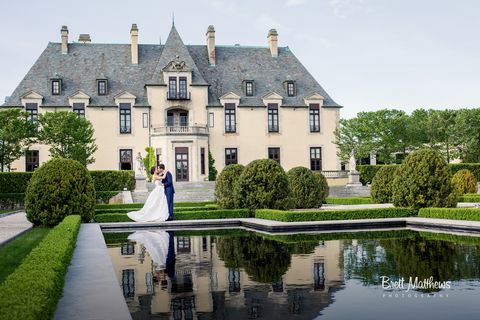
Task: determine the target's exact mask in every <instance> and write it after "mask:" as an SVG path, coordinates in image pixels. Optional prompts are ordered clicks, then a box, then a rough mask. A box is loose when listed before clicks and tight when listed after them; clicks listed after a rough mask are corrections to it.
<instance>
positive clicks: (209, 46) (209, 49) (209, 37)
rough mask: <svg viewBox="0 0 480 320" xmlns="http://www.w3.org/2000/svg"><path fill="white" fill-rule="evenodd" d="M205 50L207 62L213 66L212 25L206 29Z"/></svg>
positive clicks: (213, 33) (213, 30) (213, 29)
mask: <svg viewBox="0 0 480 320" xmlns="http://www.w3.org/2000/svg"><path fill="white" fill-rule="evenodd" d="M206 36H207V52H208V63H209V64H210V65H211V66H215V62H216V59H215V28H214V27H213V26H212V25H209V26H208V29H207V33H206Z"/></svg>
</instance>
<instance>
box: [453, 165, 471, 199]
mask: <svg viewBox="0 0 480 320" xmlns="http://www.w3.org/2000/svg"><path fill="white" fill-rule="evenodd" d="M452 183H453V187H454V188H455V191H456V192H457V194H465V193H475V192H477V178H475V176H474V175H473V173H472V172H471V171H470V170H467V169H462V170H460V171H457V172H456V173H455V174H454V175H453V177H452Z"/></svg>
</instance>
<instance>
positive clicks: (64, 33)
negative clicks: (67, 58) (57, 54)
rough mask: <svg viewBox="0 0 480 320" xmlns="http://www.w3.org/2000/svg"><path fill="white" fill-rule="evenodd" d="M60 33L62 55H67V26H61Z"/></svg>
mask: <svg viewBox="0 0 480 320" xmlns="http://www.w3.org/2000/svg"><path fill="white" fill-rule="evenodd" d="M60 33H61V34H62V54H67V53H68V28H67V26H62V29H61V30H60Z"/></svg>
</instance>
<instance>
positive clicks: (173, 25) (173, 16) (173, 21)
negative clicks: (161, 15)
mask: <svg viewBox="0 0 480 320" xmlns="http://www.w3.org/2000/svg"><path fill="white" fill-rule="evenodd" d="M172 27H175V12H172Z"/></svg>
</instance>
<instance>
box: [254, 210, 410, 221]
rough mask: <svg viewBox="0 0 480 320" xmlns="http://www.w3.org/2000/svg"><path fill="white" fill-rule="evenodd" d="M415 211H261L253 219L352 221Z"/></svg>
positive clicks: (393, 216) (407, 214) (403, 215)
mask: <svg viewBox="0 0 480 320" xmlns="http://www.w3.org/2000/svg"><path fill="white" fill-rule="evenodd" d="M416 215H417V211H416V210H415V209H410V208H378V209H362V210H322V211H281V210H270V209H261V210H257V211H256V212H255V218H259V219H267V220H277V221H284V222H292V221H324V220H353V219H379V218H401V217H411V216H416Z"/></svg>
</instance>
